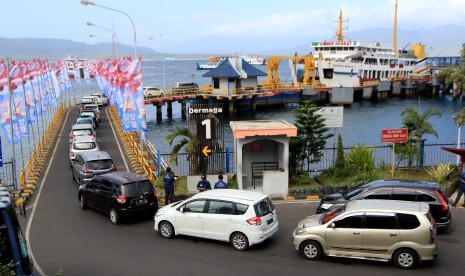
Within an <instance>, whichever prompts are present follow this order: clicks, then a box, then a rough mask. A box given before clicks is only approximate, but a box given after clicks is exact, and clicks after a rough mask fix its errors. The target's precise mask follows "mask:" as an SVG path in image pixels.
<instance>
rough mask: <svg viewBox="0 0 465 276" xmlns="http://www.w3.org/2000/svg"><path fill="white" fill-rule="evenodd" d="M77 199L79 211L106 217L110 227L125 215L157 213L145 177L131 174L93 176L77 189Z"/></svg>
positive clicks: (155, 203) (150, 184) (152, 191)
mask: <svg viewBox="0 0 465 276" xmlns="http://www.w3.org/2000/svg"><path fill="white" fill-rule="evenodd" d="M78 198H79V201H80V202H81V207H82V208H83V209H85V208H87V207H92V208H94V209H96V210H98V211H101V212H103V213H105V214H109V216H110V220H111V222H112V223H113V224H118V223H119V222H121V220H122V218H123V217H125V216H129V215H135V214H141V215H149V216H152V217H153V215H154V214H155V213H156V212H157V210H158V199H157V190H156V189H155V188H154V187H153V186H152V183H150V181H149V180H148V178H146V177H144V176H141V175H138V174H135V173H131V172H111V173H105V174H100V175H96V176H94V177H93V178H92V179H91V180H90V181H89V183H86V184H84V185H81V186H80V187H79V194H78Z"/></svg>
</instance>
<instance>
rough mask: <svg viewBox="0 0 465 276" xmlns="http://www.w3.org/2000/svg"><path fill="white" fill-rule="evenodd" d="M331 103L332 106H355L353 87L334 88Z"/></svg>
mask: <svg viewBox="0 0 465 276" xmlns="http://www.w3.org/2000/svg"><path fill="white" fill-rule="evenodd" d="M330 102H331V104H348V105H350V104H353V103H354V89H353V88H352V87H333V88H332V89H331V99H330Z"/></svg>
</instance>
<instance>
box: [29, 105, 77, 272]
mask: <svg viewBox="0 0 465 276" xmlns="http://www.w3.org/2000/svg"><path fill="white" fill-rule="evenodd" d="M72 109H73V108H70V109H69V110H68V111H67V112H66V117H65V120H64V121H63V125H62V126H61V130H60V135H58V138H57V141H56V143H55V148H54V149H53V153H52V157H51V158H50V160H49V162H48V166H47V170H46V171H45V174H44V177H43V178H42V181H41V182H40V188H39V192H38V193H37V197H36V199H35V200H34V203H33V204H32V212H31V217H30V218H29V220H28V221H27V226H26V240H27V241H29V253H30V255H31V258H32V261H33V262H34V270H36V271H37V273H39V275H42V276H45V275H46V274H45V273H44V271H43V270H42V268H41V267H40V265H39V263H38V262H37V260H36V259H35V257H34V254H33V253H32V241H31V239H30V233H31V224H32V221H33V219H34V215H35V213H36V208H37V203H38V202H39V199H40V195H41V194H42V188H44V186H45V180H46V179H47V176H48V172H49V171H50V167H51V166H52V163H53V159H55V153H56V151H57V148H58V144H59V142H60V140H61V134H62V133H63V129H64V128H65V125H66V122H67V121H68V115H69V112H70V111H71V110H72ZM66 138H68V137H66Z"/></svg>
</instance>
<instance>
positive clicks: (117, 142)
mask: <svg viewBox="0 0 465 276" xmlns="http://www.w3.org/2000/svg"><path fill="white" fill-rule="evenodd" d="M105 113H106V114H107V120H108V122H109V123H110V127H111V131H113V136H115V141H116V144H117V145H118V149H119V152H120V153H121V157H122V158H123V162H124V167H125V168H126V171H129V167H128V163H127V162H126V157H125V156H124V154H123V150H122V149H121V145H120V143H119V140H118V137H116V132H115V129H114V128H113V121H112V120H110V116H108V108H105Z"/></svg>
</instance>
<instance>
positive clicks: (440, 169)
mask: <svg viewBox="0 0 465 276" xmlns="http://www.w3.org/2000/svg"><path fill="white" fill-rule="evenodd" d="M426 171H427V172H428V174H429V175H431V177H433V178H434V180H435V181H436V182H438V183H439V184H441V185H442V184H444V183H445V182H446V180H447V179H448V178H449V176H451V175H452V173H453V172H455V167H453V166H451V164H450V163H447V164H439V165H437V166H434V167H430V168H426Z"/></svg>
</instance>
